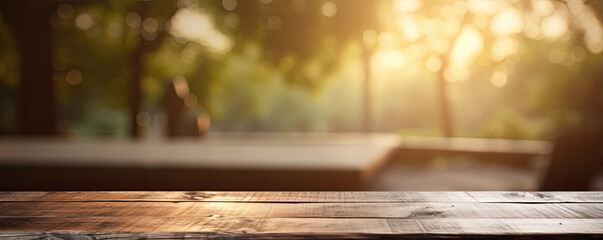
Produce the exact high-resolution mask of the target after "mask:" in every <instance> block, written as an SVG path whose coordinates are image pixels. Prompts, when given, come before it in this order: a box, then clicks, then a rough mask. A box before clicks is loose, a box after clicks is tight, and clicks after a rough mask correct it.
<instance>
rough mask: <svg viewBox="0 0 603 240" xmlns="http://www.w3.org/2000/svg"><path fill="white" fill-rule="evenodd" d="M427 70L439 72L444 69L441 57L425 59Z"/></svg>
mask: <svg viewBox="0 0 603 240" xmlns="http://www.w3.org/2000/svg"><path fill="white" fill-rule="evenodd" d="M425 68H426V69H427V70H429V71H430V72H438V71H440V69H442V60H440V58H439V57H436V56H431V57H429V58H427V59H425Z"/></svg>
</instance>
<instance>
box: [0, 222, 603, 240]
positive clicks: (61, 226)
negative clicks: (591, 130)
mask: <svg viewBox="0 0 603 240" xmlns="http://www.w3.org/2000/svg"><path fill="white" fill-rule="evenodd" d="M15 229H21V230H24V231H66V230H69V231H89V230H91V229H93V230H94V231H95V232H97V233H102V232H148V233H151V232H174V234H178V233H179V232H180V233H183V232H203V233H206V234H216V233H223V234H224V233H225V234H236V235H239V236H248V237H253V236H254V235H257V236H262V235H261V234H286V235H285V236H296V235H297V236H306V237H308V236H317V237H320V236H323V237H324V236H329V234H342V235H344V234H349V235H351V236H354V235H356V236H373V237H376V236H389V237H403V236H413V235H414V236H415V237H416V236H423V237H434V236H448V237H455V236H457V237H458V236H474V237H480V236H481V237H495V236H511V235H515V236H517V235H521V236H524V237H526V236H532V237H538V236H541V237H545V238H551V237H552V236H555V235H559V236H563V235H565V234H581V236H584V237H587V236H591V237H601V234H603V220H601V219H331V218H313V219H304V218H263V219H256V218H224V217H206V218H202V217H199V218H187V219H182V218H166V217H162V218H130V217H119V218H107V217H105V218H35V217H33V218H32V217H27V218H0V237H3V238H5V237H8V236H25V235H27V234H32V233H24V232H15ZM27 236H31V235H27ZM175 236H178V235H175ZM559 236H558V237H559Z"/></svg>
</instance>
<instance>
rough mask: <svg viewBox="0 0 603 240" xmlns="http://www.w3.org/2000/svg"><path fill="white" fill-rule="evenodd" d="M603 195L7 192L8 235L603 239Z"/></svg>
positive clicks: (4, 228) (3, 227)
mask: <svg viewBox="0 0 603 240" xmlns="http://www.w3.org/2000/svg"><path fill="white" fill-rule="evenodd" d="M602 196H603V192H0V238H1V239H10V238H17V239H20V238H59V239H96V238H118V239H132V238H162V239H165V238H266V239H282V238H286V239H290V238H395V239H426V238H427V239H429V238H431V239H441V238H446V239H451V238H452V239H466V238H490V239H491V238H494V239H601V238H603V202H602V201H601V199H602Z"/></svg>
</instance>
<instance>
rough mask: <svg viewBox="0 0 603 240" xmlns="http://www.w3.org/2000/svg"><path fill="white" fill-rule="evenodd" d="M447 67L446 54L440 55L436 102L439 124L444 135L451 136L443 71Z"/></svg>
mask: <svg viewBox="0 0 603 240" xmlns="http://www.w3.org/2000/svg"><path fill="white" fill-rule="evenodd" d="M447 67H448V56H444V57H442V69H441V70H440V72H439V74H438V102H439V103H440V124H441V126H442V134H443V135H444V137H452V136H453V134H454V132H453V129H452V116H451V114H450V101H449V100H448V85H447V84H448V83H447V82H446V78H445V76H444V71H445V70H446V68H447Z"/></svg>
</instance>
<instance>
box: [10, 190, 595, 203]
mask: <svg viewBox="0 0 603 240" xmlns="http://www.w3.org/2000/svg"><path fill="white" fill-rule="evenodd" d="M0 201H27V202H35V201H57V202H63V201H90V202H103V201H133V202H147V201H149V202H162V201H163V202H174V201H177V202H242V201H244V202H276V203H278V202H283V203H287V202H293V203H304V202H334V203H336V202H346V203H354V202H365V203H382V202H400V203H429V202H431V203H447V202H449V203H455V202H484V203H487V202H491V203H505V202H506V203H513V202H516V203H572V202H575V203H582V202H585V203H588V202H591V203H603V192H491V191H487V192H454V191H453V192H337V191H332V192H222V191H218V192H207V191H187V192H182V191H82V192H74V191H59V192H0Z"/></svg>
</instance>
